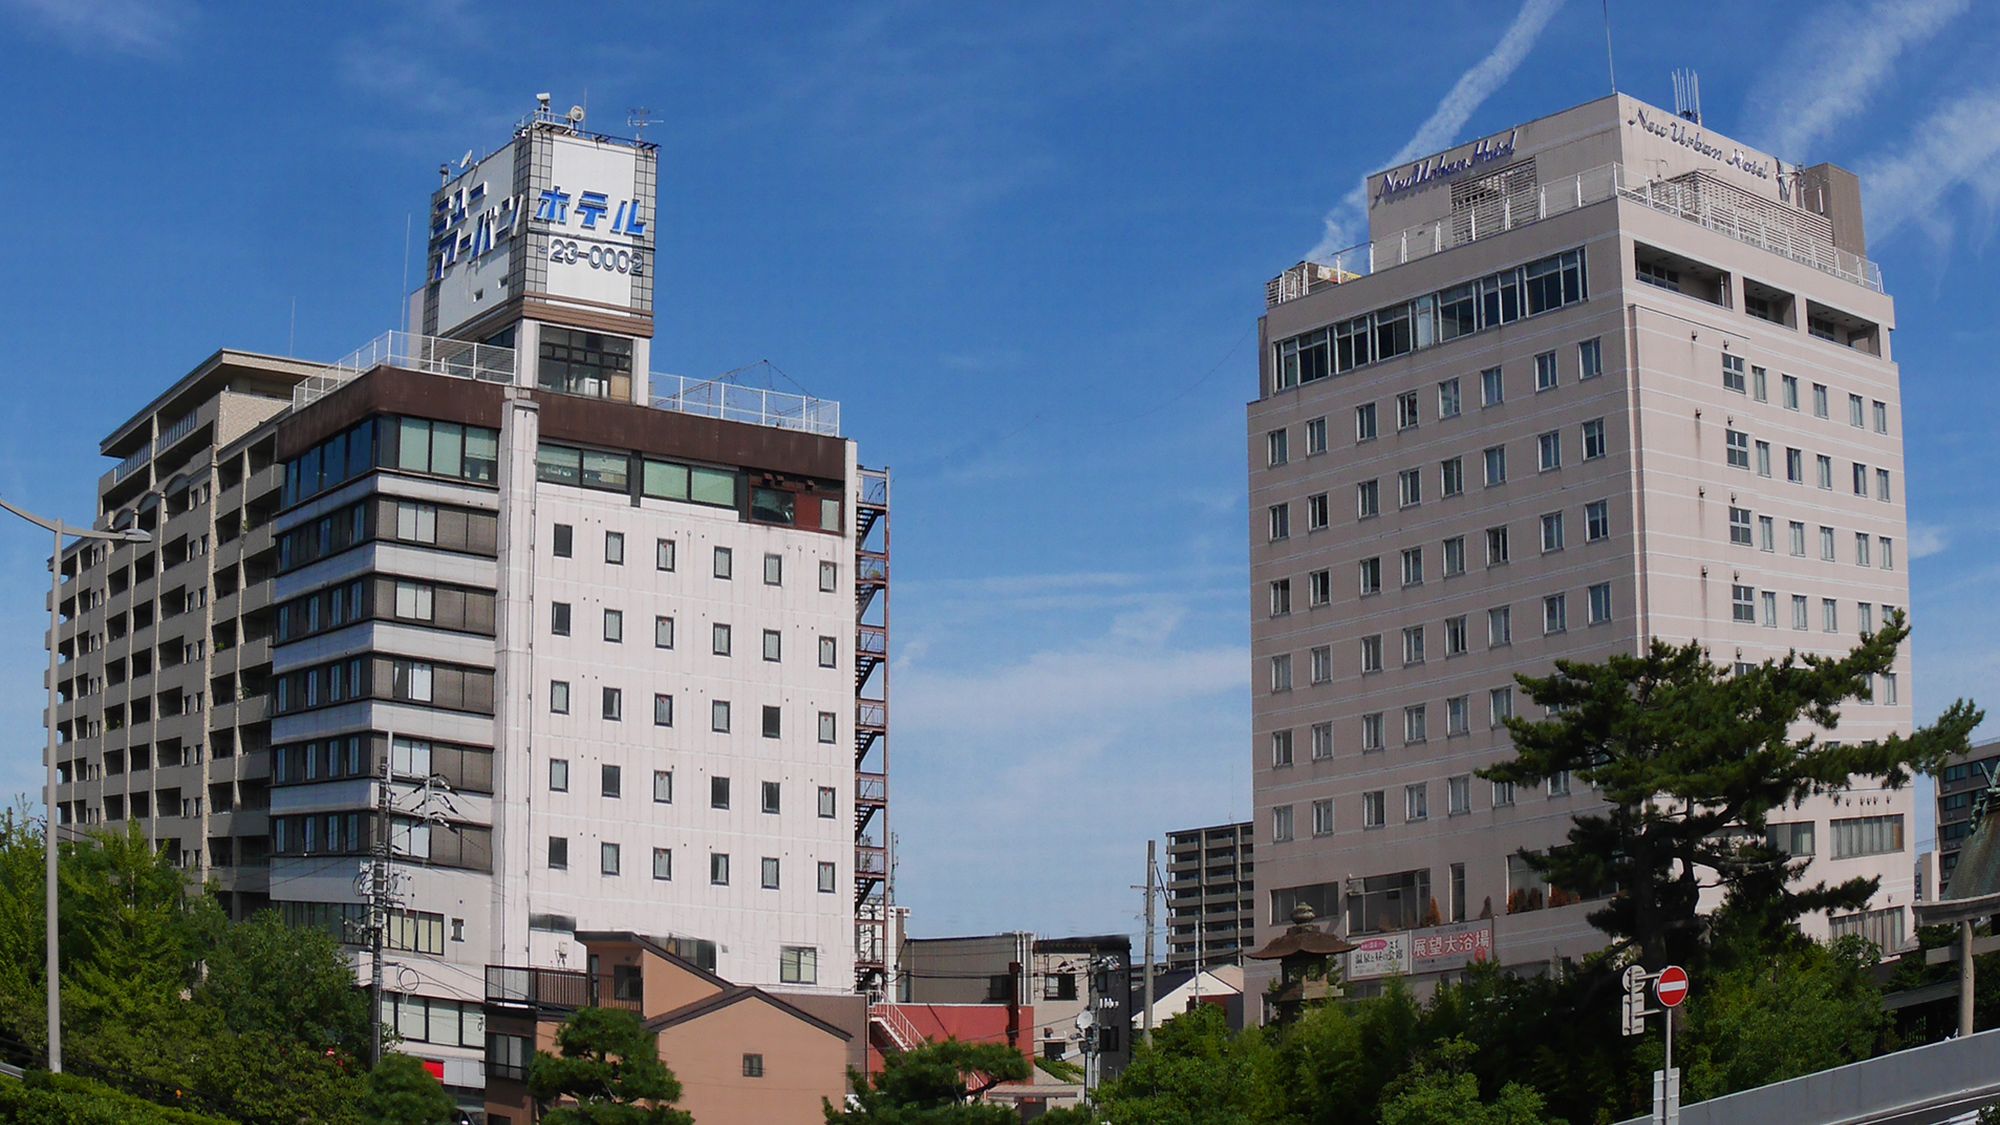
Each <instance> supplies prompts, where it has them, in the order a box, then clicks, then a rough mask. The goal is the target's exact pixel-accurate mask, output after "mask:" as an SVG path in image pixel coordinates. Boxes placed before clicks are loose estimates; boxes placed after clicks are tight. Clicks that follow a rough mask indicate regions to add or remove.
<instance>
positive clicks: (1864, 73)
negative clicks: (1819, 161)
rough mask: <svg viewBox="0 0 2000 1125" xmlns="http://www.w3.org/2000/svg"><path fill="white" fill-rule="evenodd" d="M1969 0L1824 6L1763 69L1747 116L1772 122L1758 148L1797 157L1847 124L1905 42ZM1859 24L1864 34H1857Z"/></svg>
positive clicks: (1932, 31)
mask: <svg viewBox="0 0 2000 1125" xmlns="http://www.w3.org/2000/svg"><path fill="white" fill-rule="evenodd" d="M1970 6H1971V0H1876V2H1875V3H1873V4H1870V5H1869V6H1868V10H1867V11H1866V12H1856V11H1846V12H1822V13H1820V14H1819V16H1818V17H1817V18H1815V19H1813V20H1810V21H1808V30H1807V31H1806V32H1805V33H1804V34H1803V35H1800V36H1799V37H1798V38H1797V39H1795V40H1793V42H1792V44H1791V46H1790V47H1789V48H1788V49H1787V50H1786V52H1785V55H1784V58H1783V60H1782V61H1781V62H1780V63H1779V64H1778V65H1777V66H1776V67H1774V68H1770V69H1768V70H1766V71H1765V73H1764V76H1763V78H1762V79H1761V80H1760V81H1759V82H1758V83H1757V86H1756V88H1755V90H1754V91H1753V92H1752V93H1751V96H1750V99H1749V100H1750V103H1751V105H1752V106H1753V107H1755V108H1754V109H1753V111H1752V112H1749V113H1746V114H1744V117H1745V119H1747V120H1752V121H1766V122H1769V123H1770V130H1769V132H1768V133H1767V134H1766V135H1765V136H1763V137H1761V138H1759V139H1760V142H1761V144H1762V147H1764V148H1765V149H1768V150H1769V151H1771V152H1774V153H1776V154H1777V155H1779V156H1781V157H1784V158H1786V159H1788V160H1790V159H1802V158H1805V157H1806V156H1807V155H1808V150H1809V149H1810V147H1811V146H1812V144H1813V143H1814V142H1815V141H1818V140H1820V139H1821V138H1823V137H1826V136H1828V135H1829V134H1831V133H1833V132H1835V131H1836V130H1838V129H1840V128H1842V127H1843V126H1846V125H1848V124H1849V123H1850V122H1851V121H1852V119H1853V118H1854V115H1855V114H1857V113H1859V112H1861V111H1862V110H1863V109H1865V108H1866V107H1867V106H1868V104H1869V102H1870V101H1872V100H1873V99H1874V97H1875V95H1876V94H1877V93H1878V92H1880V91H1881V90H1882V88H1883V86H1884V85H1885V83H1886V82H1887V81H1888V79H1889V78H1890V77H1891V75H1892V73H1893V72H1892V70H1891V67H1892V64H1894V63H1895V61H1896V59H1897V58H1898V57H1899V56H1900V55H1902V54H1903V53H1904V52H1905V51H1907V50H1909V49H1910V48H1911V47H1914V46H1916V45H1917V44H1919V43H1921V42H1923V41H1924V40H1926V39H1929V38H1930V37H1931V36H1933V35H1936V34H1937V33H1938V31H1940V30H1941V29H1942V28H1943V27H1944V25H1946V24H1947V23H1950V22H1951V21H1952V20H1954V19H1957V18H1958V17H1959V16H1961V15H1963V14H1964V13H1965V11H1966V9H1967V8H1968V7H1970ZM1862 27H1865V28H1867V29H1868V31H1867V34H1864V35H1857V34H1855V30H1854V29H1855V28H1862Z"/></svg>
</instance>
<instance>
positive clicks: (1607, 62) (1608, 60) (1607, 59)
mask: <svg viewBox="0 0 2000 1125" xmlns="http://www.w3.org/2000/svg"><path fill="white" fill-rule="evenodd" d="M1604 69H1606V70H1608V71H1610V72H1611V92H1612V93H1614V94H1615V93H1617V92H1618V63H1617V60H1615V59H1613V58H1612V56H1611V0H1604Z"/></svg>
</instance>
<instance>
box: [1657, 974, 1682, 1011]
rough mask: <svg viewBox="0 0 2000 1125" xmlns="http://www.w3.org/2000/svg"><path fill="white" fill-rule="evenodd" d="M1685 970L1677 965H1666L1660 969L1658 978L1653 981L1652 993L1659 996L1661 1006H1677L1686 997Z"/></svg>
mask: <svg viewBox="0 0 2000 1125" xmlns="http://www.w3.org/2000/svg"><path fill="white" fill-rule="evenodd" d="M1687 994H1688V975H1687V970H1686V969H1683V968H1681V967H1680V966H1679V965H1668V966H1667V967H1666V968H1664V969H1661V970H1660V979H1658V980H1656V981H1654V982H1653V995H1654V996H1657V997H1659V998H1660V1006H1661V1007H1663V1008H1677V1007H1679V1006H1680V1002H1681V1001H1683V1000H1685V999H1687Z"/></svg>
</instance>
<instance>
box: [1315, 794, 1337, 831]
mask: <svg viewBox="0 0 2000 1125" xmlns="http://www.w3.org/2000/svg"><path fill="white" fill-rule="evenodd" d="M1312 817H1313V835H1315V836H1331V835H1333V801H1332V799H1330V798H1329V799H1325V800H1319V801H1314V802H1313V803H1312Z"/></svg>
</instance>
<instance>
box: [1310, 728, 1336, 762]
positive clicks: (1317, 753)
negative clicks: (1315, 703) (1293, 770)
mask: <svg viewBox="0 0 2000 1125" xmlns="http://www.w3.org/2000/svg"><path fill="white" fill-rule="evenodd" d="M1312 756H1313V761H1315V762H1323V761H1325V760H1326V759H1328V758H1331V757H1333V724H1332V723H1314V724H1313V725H1312Z"/></svg>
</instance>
